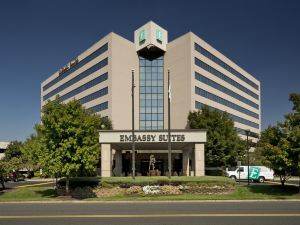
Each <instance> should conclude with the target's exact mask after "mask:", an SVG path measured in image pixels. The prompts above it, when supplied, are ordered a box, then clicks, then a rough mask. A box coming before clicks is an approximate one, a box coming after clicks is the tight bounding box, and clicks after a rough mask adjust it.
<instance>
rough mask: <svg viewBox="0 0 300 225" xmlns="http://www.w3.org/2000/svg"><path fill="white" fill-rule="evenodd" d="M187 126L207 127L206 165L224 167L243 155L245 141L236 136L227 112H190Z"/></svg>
mask: <svg viewBox="0 0 300 225" xmlns="http://www.w3.org/2000/svg"><path fill="white" fill-rule="evenodd" d="M188 126H189V127H190V128H191V129H207V143H206V144H205V163H206V165H207V166H218V167H225V166H229V165H235V164H236V160H241V159H242V158H243V157H244V155H245V150H246V149H245V142H244V141H243V140H242V139H241V138H240V137H239V136H238V134H237V132H236V129H235V128H234V123H233V121H232V119H231V118H230V117H229V115H228V113H226V112H222V111H218V110H211V109H210V108H209V107H208V106H204V107H203V108H202V110H199V111H193V112H190V113H189V115H188Z"/></svg>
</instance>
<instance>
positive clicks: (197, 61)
mask: <svg viewBox="0 0 300 225" xmlns="http://www.w3.org/2000/svg"><path fill="white" fill-rule="evenodd" d="M195 65H197V66H199V67H200V68H202V69H204V70H206V71H207V72H209V73H211V74H213V75H215V76H216V77H218V78H220V79H222V80H224V81H225V82H227V83H229V84H231V85H232V86H234V87H236V88H238V89H240V90H241V91H243V92H245V93H247V94H248V95H250V96H252V97H253V98H256V99H259V96H258V95H257V94H255V93H254V92H252V91H250V90H249V89H248V88H245V87H244V86H242V85H241V84H239V83H238V82H236V81H234V80H232V79H231V78H229V77H228V76H226V75H225V74H223V73H221V72H220V71H218V70H216V69H215V68H213V67H211V66H210V65H208V64H206V63H205V62H203V61H201V60H200V59H198V58H195Z"/></svg>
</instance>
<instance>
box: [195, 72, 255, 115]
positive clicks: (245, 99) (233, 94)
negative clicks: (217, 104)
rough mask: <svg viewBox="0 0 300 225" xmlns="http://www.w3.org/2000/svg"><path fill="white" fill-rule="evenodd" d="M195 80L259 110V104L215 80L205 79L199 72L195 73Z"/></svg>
mask: <svg viewBox="0 0 300 225" xmlns="http://www.w3.org/2000/svg"><path fill="white" fill-rule="evenodd" d="M195 78H196V79H197V80H199V81H201V82H203V83H205V84H207V85H209V86H211V87H213V88H215V89H217V90H219V91H222V92H224V93H226V94H228V95H230V96H231V97H234V98H236V99H238V100H240V101H242V102H244V103H246V104H248V105H249V106H252V107H254V108H256V109H259V106H258V104H256V103H254V102H252V101H250V100H249V99H247V98H245V97H243V96H241V95H239V94H237V93H235V92H233V91H232V90H230V89H228V88H226V87H224V86H222V85H220V84H218V83H217V82H215V81H213V80H211V79H209V78H207V77H205V76H203V75H201V74H199V73H197V72H195Z"/></svg>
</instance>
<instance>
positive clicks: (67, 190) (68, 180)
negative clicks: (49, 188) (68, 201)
mask: <svg viewBox="0 0 300 225" xmlns="http://www.w3.org/2000/svg"><path fill="white" fill-rule="evenodd" d="M69 184H70V178H69V176H67V177H66V194H67V195H69V194H70V189H69Z"/></svg>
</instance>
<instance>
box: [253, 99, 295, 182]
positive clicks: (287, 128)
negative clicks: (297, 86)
mask: <svg viewBox="0 0 300 225" xmlns="http://www.w3.org/2000/svg"><path fill="white" fill-rule="evenodd" d="M289 100H290V101H291V102H292V103H293V105H294V106H293V112H291V113H289V114H287V115H285V121H284V122H282V123H278V124H277V125H276V126H269V127H268V128H267V129H266V130H264V131H263V132H262V134H261V139H260V141H259V143H258V151H257V153H258V154H260V155H261V156H262V158H263V159H262V162H263V163H264V164H265V165H266V166H269V167H270V168H272V169H273V170H274V172H275V173H276V174H277V175H279V176H280V181H281V184H282V185H284V183H285V182H286V180H287V179H288V177H289V176H290V175H291V173H292V172H293V171H295V170H296V169H298V170H299V167H300V165H299V155H300V94H291V95H290V98H289Z"/></svg>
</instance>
